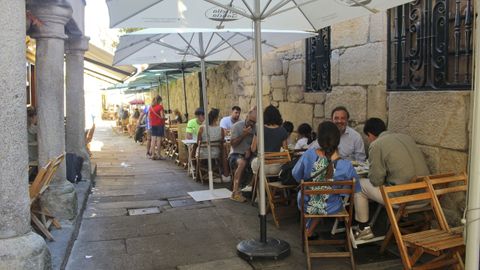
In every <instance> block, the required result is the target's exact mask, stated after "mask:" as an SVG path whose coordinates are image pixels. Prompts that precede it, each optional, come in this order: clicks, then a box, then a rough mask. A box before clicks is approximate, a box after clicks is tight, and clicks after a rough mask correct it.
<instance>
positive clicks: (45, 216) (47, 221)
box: [30, 154, 65, 241]
mask: <svg viewBox="0 0 480 270" xmlns="http://www.w3.org/2000/svg"><path fill="white" fill-rule="evenodd" d="M64 157H65V154H61V155H59V156H58V157H56V158H55V159H54V160H52V161H50V162H49V163H48V165H49V166H48V167H47V168H46V171H45V173H44V177H43V179H42V181H41V183H40V184H39V185H36V186H35V187H33V184H32V192H33V193H31V195H30V197H31V198H32V194H34V197H35V200H32V199H31V208H30V211H31V216H32V221H33V222H34V224H35V225H36V226H37V227H38V228H39V230H40V231H41V232H42V233H43V234H44V235H45V236H46V237H47V238H48V239H49V240H51V241H53V240H54V239H53V237H52V235H51V234H50V233H49V232H48V229H49V228H50V226H51V225H53V226H54V227H55V228H57V229H61V228H62V226H61V225H60V222H59V221H58V220H57V219H56V218H55V216H53V215H52V214H51V213H50V211H48V209H47V208H46V207H43V206H41V205H40V203H39V199H40V198H41V196H42V195H43V194H44V192H45V191H46V190H47V189H48V186H49V185H50V183H51V181H52V180H53V177H54V175H55V173H56V171H57V169H58V167H59V166H60V164H61V163H62V162H63V159H64ZM39 223H40V224H41V226H40V225H39ZM47 232H48V233H47Z"/></svg>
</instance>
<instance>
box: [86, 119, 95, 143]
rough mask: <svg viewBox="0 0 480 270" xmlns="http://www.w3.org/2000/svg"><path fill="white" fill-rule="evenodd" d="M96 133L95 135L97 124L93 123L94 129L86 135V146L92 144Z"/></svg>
mask: <svg viewBox="0 0 480 270" xmlns="http://www.w3.org/2000/svg"><path fill="white" fill-rule="evenodd" d="M94 133H95V123H93V125H92V127H91V128H90V129H89V130H88V131H87V134H86V135H85V143H86V144H89V143H90V142H92V139H93V134H94Z"/></svg>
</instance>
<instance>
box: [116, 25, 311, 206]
mask: <svg viewBox="0 0 480 270" xmlns="http://www.w3.org/2000/svg"><path fill="white" fill-rule="evenodd" d="M262 33H263V40H262V41H261V44H262V47H263V49H264V50H266V51H269V50H272V49H276V48H277V47H278V46H281V45H285V44H289V43H293V42H294V41H297V40H301V39H305V38H309V37H312V36H314V34H312V33H309V32H303V31H282V30H263V32H262ZM253 37H254V33H253V31H252V30H251V29H235V30H222V29H220V30H218V29H167V28H163V29H145V30H141V31H138V32H134V33H131V34H128V35H123V36H121V37H120V42H119V44H118V47H117V50H116V52H115V55H114V62H113V64H114V65H126V64H153V63H155V64H158V63H168V62H172V63H176V62H195V61H198V60H200V66H201V75H202V76H201V77H202V95H203V107H204V109H205V110H207V108H208V100H207V92H206V85H207V84H206V72H205V60H207V59H208V60H209V61H244V60H248V59H251V58H253V53H252V52H253V50H252V48H253ZM260 100H261V99H260ZM208 126H209V123H208V117H206V118H205V127H206V128H205V131H206V134H207V149H208V178H209V179H208V180H209V181H208V182H209V191H210V194H209V195H210V196H206V197H203V196H202V197H203V198H205V199H208V200H210V199H216V198H224V196H225V192H217V193H215V192H214V189H213V173H212V164H211V149H210V135H209V128H208ZM219 194H221V195H219ZM227 194H228V196H229V193H227Z"/></svg>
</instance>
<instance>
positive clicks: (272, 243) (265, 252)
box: [237, 1, 290, 260]
mask: <svg viewBox="0 0 480 270" xmlns="http://www.w3.org/2000/svg"><path fill="white" fill-rule="evenodd" d="M254 17H255V19H254V27H255V29H254V33H255V64H256V70H255V72H256V83H257V87H256V88H255V90H256V93H255V95H256V99H257V139H258V147H257V151H258V155H257V158H258V160H259V161H260V170H259V172H258V178H257V179H258V183H259V192H260V200H259V203H258V204H259V208H260V209H259V210H260V214H259V218H260V241H256V240H255V239H249V240H244V241H242V242H240V243H239V244H238V245H237V251H238V254H239V255H240V256H241V257H243V258H244V259H247V260H253V259H256V258H273V259H279V258H284V257H287V256H288V255H289V254H290V245H289V244H288V243H287V242H285V241H283V240H280V239H273V238H269V239H267V216H266V208H265V160H264V152H265V151H264V150H265V148H264V142H265V140H264V129H263V98H262V97H263V89H262V88H263V84H262V37H261V33H262V32H261V31H262V28H261V16H260V1H255V15H254Z"/></svg>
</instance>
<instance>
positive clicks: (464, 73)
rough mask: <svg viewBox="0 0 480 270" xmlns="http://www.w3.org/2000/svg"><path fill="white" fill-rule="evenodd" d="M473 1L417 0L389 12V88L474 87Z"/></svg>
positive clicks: (434, 88)
mask: <svg viewBox="0 0 480 270" xmlns="http://www.w3.org/2000/svg"><path fill="white" fill-rule="evenodd" d="M472 23H473V3H472V0H456V1H447V0H416V1H413V2H411V3H409V4H405V5H403V6H399V7H397V8H394V9H391V10H389V12H388V50H387V53H388V60H387V61H388V62H387V65H388V69H387V88H388V90H390V91H397V90H406V91H411V90H422V91H425V90H469V89H471V84H472V60H473V57H472V44H473V41H472V36H473V35H472V34H473V32H472V30H473V28H472V26H473V24H472Z"/></svg>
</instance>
